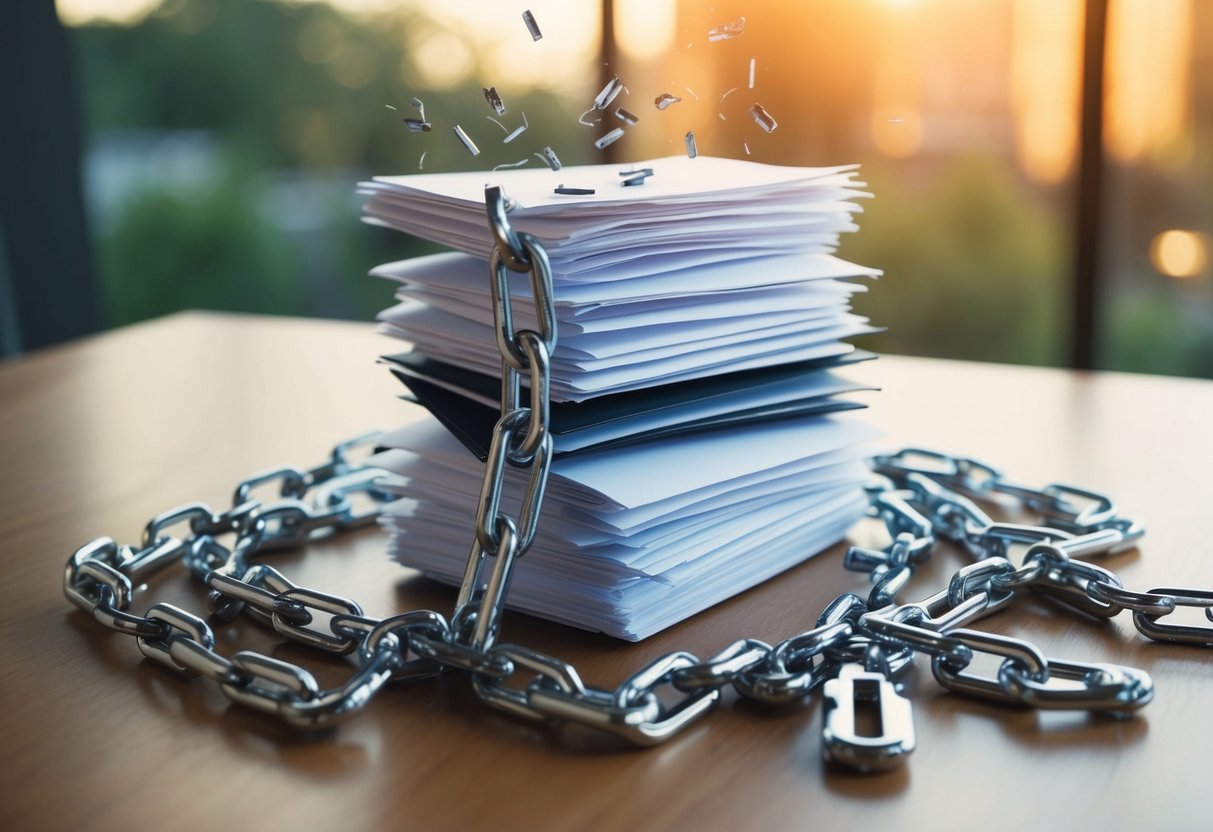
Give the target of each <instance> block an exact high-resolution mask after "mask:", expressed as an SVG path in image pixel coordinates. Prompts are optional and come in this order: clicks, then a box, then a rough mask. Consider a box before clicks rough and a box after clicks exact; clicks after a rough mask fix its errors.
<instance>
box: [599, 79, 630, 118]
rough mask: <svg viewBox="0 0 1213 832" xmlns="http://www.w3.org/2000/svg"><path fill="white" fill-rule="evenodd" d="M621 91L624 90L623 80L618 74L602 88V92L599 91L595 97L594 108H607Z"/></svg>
mask: <svg viewBox="0 0 1213 832" xmlns="http://www.w3.org/2000/svg"><path fill="white" fill-rule="evenodd" d="M621 92H623V82H622V81H620V80H619V76H618V75H616V76H615V77H614V78H612V79H611V80H610V81H607V83H606V86H605V87H603V88H602V92H600V93H598V95H597V97H595V98H594V109H595V110H605V109H606V108H607V107H608V106H610V104H611V102H612V101H614V100H615V98H616V97H617V96H618V95H619V93H621Z"/></svg>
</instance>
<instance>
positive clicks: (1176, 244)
mask: <svg viewBox="0 0 1213 832" xmlns="http://www.w3.org/2000/svg"><path fill="white" fill-rule="evenodd" d="M1150 262H1151V263H1152V264H1153V265H1154V268H1155V269H1157V270H1158V272H1159V273H1160V274H1165V275H1166V276H1167V277H1196V275H1198V274H1200V273H1201V272H1202V271H1204V269H1205V265H1206V264H1207V263H1208V262H1209V254H1208V244H1207V239H1206V238H1205V236H1204V235H1203V234H1199V233H1197V232H1195V231H1180V230H1178V229H1171V230H1170V231H1164V232H1162V233H1161V234H1159V235H1158V236H1156V237H1155V238H1154V240H1153V241H1152V242H1151V243H1150Z"/></svg>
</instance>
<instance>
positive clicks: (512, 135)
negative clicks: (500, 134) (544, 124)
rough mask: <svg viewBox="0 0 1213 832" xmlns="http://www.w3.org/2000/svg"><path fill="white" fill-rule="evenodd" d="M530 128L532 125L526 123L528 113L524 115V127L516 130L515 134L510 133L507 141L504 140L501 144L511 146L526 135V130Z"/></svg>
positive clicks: (506, 138)
mask: <svg viewBox="0 0 1213 832" xmlns="http://www.w3.org/2000/svg"><path fill="white" fill-rule="evenodd" d="M530 126H531V125H529V124H527V121H526V113H523V114H522V126H521V127H519V128H516V129H515V130H514V132H513V133H510V134H509V135H508V136H506V137H505V139H503V140H502V142H501V143H502V144H509V143H510V142H512V141H514V139H516V138H518V137H519V136H521V135H522V134H523V133H525V132H526V129H527V128H528V127H530Z"/></svg>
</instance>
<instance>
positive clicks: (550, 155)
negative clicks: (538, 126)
mask: <svg viewBox="0 0 1213 832" xmlns="http://www.w3.org/2000/svg"><path fill="white" fill-rule="evenodd" d="M535 155H536V156H538V157H539V158H540V159H542V160H543V163H544V164H545V165H547V166H548V167H549V168H551V169H552V170H560V159H558V158H557V157H556V151H554V150H552V148H550V147H545V148H544V149H543V152H542V153H536V154H535Z"/></svg>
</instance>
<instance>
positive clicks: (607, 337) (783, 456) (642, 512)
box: [364, 157, 877, 640]
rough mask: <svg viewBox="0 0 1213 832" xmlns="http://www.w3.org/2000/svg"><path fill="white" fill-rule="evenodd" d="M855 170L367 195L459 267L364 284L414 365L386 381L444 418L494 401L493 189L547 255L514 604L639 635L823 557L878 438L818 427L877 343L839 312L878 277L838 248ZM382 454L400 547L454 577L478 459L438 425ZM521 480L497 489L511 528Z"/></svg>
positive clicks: (385, 186)
mask: <svg viewBox="0 0 1213 832" xmlns="http://www.w3.org/2000/svg"><path fill="white" fill-rule="evenodd" d="M642 167H643V168H652V170H653V175H652V176H651V177H649V178H648V179H647V180H646V182H645V184H644V185H643V186H642V187H626V188H624V187H621V185H620V176H619V173H620V171H621V170H630V169H637V168H642ZM854 176H855V171H854V168H850V167H846V168H826V169H820V168H779V167H772V166H765V165H757V164H753V163H747V162H738V161H730V160H721V159H711V158H704V157H700V158H698V159H694V160H691V159H686V158H682V157H680V158H671V159H661V160H655V161H652V162H644V163H640V164H638V165H636V166H634V168H621V167H620V166H593V167H584V168H565V169H563V170H561V171H560V172H558V173H553V172H551V171H547V170H530V171H527V170H507V171H500V172H496V173H492V174H485V173H472V174H445V175H419V176H410V177H392V178H384V179H378V180H376V181H375V182H374V183H366V184H365V185H364V190H365V191H366V192H367V193H368V194H370V196H371V199H370V200H369V202H368V204H367V207H366V216H367V218H368V221H371V222H376V223H381V224H386V225H389V226H391V227H393V228H397V229H399V230H402V231H406V232H408V233H412V234H417V235H420V236H424V237H426V238H428V239H431V240H435V241H437V242H440V243H444V244H446V245H449V246H451V247H453V248H456V249H459V250H460V251H461V252H463V253H451V254H445V255H436V256H433V257H428V258H418V259H415V260H411V261H404V262H401V263H393V264H387V265H385V266H382V267H380V268H378V269H376V270H375V273H376V274H378V275H380V276H382V277H385V278H389V279H392V280H395V281H397V282H398V283H399V284H400V285H399V288H398V290H397V299H398V301H399V303H398V304H397V305H396V306H394V307H392V308H390V309H388V310H386V311H385V312H384V313H383V314H382V315H381V316H380V317H381V320H382V321H383V324H384V330H385V331H386V332H387V333H388V334H391V335H394V336H398V337H400V338H401V339H403V340H405V341H407V342H409V343H410V344H412V345H413V350H414V353H415V355H414V356H412V358H422V359H425V360H426V361H429V362H430V363H429V364H428V365H424V362H423V363H422V364H418V363H417V362H412V363H411V364H410V362H409V361H407V360H405V362H404V363H405V364H410V366H409V367H406V368H405V369H404V370H403V371H400V367H394V368H393V369H394V371H399V372H398V374H399V375H401V378H402V379H405V380H406V383H409V380H410V379H413V380H414V381H417V380H419V381H418V383H419V384H420V383H426V384H430V385H432V389H439V390H441V391H447V392H452V393H454V394H455V395H456V398H455V401H456V402H457V404H456V405H455V406H454V407H453V408H452V406H451V405H450V404H449V403H448V404H447V405H445V406H443V407H444V408H445V409H446V410H447V411H448V412H446V413H442V414H441V415H443V417H444V418H443V424H447V425H452V424H454V423H455V422H458V421H459V420H460V418H462V416H463V415H465V414H463V413H462V412H461V413H451V412H449V411H450V410H452V409H453V410H456V411H464V410H466V411H468V412H469V413H470V412H471V411H473V410H482V411H484V414H486V415H487V416H489V417H491V415H492V410H491V408H496V406H497V403H496V402H495V401H494V400H493V393H492V391H493V389H494V386H493V385H494V384H495V382H494V381H493V379H495V378H496V377H497V375H498V374H499V372H500V356H499V355H498V353H497V347H496V341H495V336H494V329H493V318H492V310H491V303H490V294H489V282H488V281H489V276H488V264H487V260H486V258H487V256H488V254H489V253H490V250H491V238H490V236H489V231H488V224H487V220H486V216H485V211H484V196H483V189H484V186H485V184H486V180H487V181H488V182H489V183H491V184H497V185H501V186H502V187H503V189H504V191H505V193H506V194H507V195H508V197H509V198H510V199H511V200H512V201H513V202H514V206H513V208H512V209H511V211H510V213H509V220H510V223H511V225H512V226H513V227H514V228H515V229H517V230H520V231H527V232H530V233H532V234H534V235H536V236H537V237H538V238H539V239H540V240H541V241H542V242H543V244H544V246H545V248H546V249H547V250H548V251H549V254H550V256H551V261H552V271H553V286H554V293H555V300H556V309H557V319H558V322H559V323H558V341H557V347H556V350H555V352H554V353H553V356H552V398H553V401H554V402H556V405H555V408H557V409H556V410H554V416H553V421H554V422H555V423H556V424H555V430H556V434H555V438H556V450H557V457H556V459H555V461H554V462H553V465H552V470H551V476H550V479H549V483H548V489H547V497H546V500H545V502H544V507H543V512H542V515H541V517H540V521H539V529H540V530H539V533H538V534H537V536H536V538H535V542H534V544H533V545H532V547H531V549H530V550H529V551H528V552H527V554H526V555H525V556H524V557H523V558H522V559H521V560H520V561H519V563H518V564H517V566H516V568H515V571H514V577H513V580H512V584H511V587H510V590H509V594H508V599H507V604H508V606H510V607H512V608H515V609H519V610H523V611H526V612H530V613H533V614H535V615H538V616H541V617H544V618H548V619H551V620H554V621H559V622H563V623H567V624H571V625H574V626H577V627H582V628H586V629H590V630H598V631H602V632H605V633H608V634H610V635H613V636H617V637H620V638H625V639H629V640H637V639H641V638H644V637H646V636H648V635H651V634H652V633H655V632H657V631H659V630H661V629H663V628H665V627H668V626H670V625H671V624H674V623H676V622H678V621H680V620H682V619H684V618H686V617H687V616H690V615H692V614H694V613H696V612H699V611H700V610H703V609H705V608H707V607H709V606H711V605H712V604H715V603H718V602H719V601H721V600H723V599H725V598H727V597H729V596H731V595H734V594H736V593H737V592H740V591H742V590H744V589H747V588H749V587H751V586H753V585H755V584H757V583H759V582H761V581H764V580H766V579H768V578H770V577H772V576H773V575H776V574H778V573H779V572H781V571H783V570H785V569H787V568H789V567H791V566H793V565H795V564H797V563H799V562H801V561H803V560H804V559H806V558H808V557H809V556H811V555H813V554H815V553H817V552H819V551H821V550H822V549H824V548H827V547H829V546H830V545H832V544H834V543H836V542H837V541H838V540H839V539H841V537H842V536H843V535H844V534H845V532H846V530H847V529H848V528H849V527H850V526H851V525H852V524H853V523H854V522H855V521H856V520H857V519H858V518H859V517H860V516H861V515H862V513H863V512H864V509H865V505H866V499H865V496H864V493H863V488H862V486H863V483H864V481H865V479H866V477H867V468H866V466H865V465H864V464H863V462H862V459H863V457H864V456H865V455H866V450H865V449H864V448H863V447H862V443H863V442H865V441H866V440H868V439H870V438H872V437H873V435H874V432H873V431H872V430H871V429H870V428H869V427H867V426H866V425H865V424H863V423H862V422H860V421H859V420H857V419H854V418H852V417H850V416H845V415H837V414H835V415H814V414H817V413H820V412H826V411H830V410H836V409H839V408H843V407H847V406H855V405H854V404H850V405H848V404H847V403H846V402H845V401H843V400H839V399H837V396H838V395H839V394H842V393H847V392H851V391H854V390H856V389H859V388H858V387H857V386H856V385H853V384H850V383H848V382H846V380H845V379H844V378H842V377H841V376H839V375H837V374H835V373H834V372H833V371H832V370H833V368H834V367H835V366H836V365H837V364H839V363H842V362H843V361H845V360H846V357H847V356H848V355H849V354H851V353H852V352H853V347H851V345H850V344H848V343H846V342H845V340H843V339H846V338H849V337H852V336H854V335H857V334H861V333H863V332H869V331H872V330H871V328H870V327H869V326H868V325H867V321H866V320H865V319H863V318H861V317H858V316H855V315H852V314H851V313H850V311H849V310H850V306H849V301H850V296H851V294H852V293H853V292H855V291H862V290H863V286H862V284H856V283H853V282H849V281H850V280H852V279H855V278H864V277H873V276H875V275H876V274H877V272H876V271H875V270H872V269H866V268H863V267H860V266H856V265H854V264H851V263H847V262H845V261H843V260H841V259H838V258H837V257H835V256H834V255H833V254H832V252H833V251H834V249H835V247H836V246H837V242H838V235H839V233H840V232H842V231H849V230H854V228H855V226H854V224H853V222H852V214H853V213H855V212H857V211H858V210H859V209H858V207H857V206H856V204H855V202H854V199H855V198H856V197H859V196H864V194H862V193H861V192H860V191H859V190H858V189H859V188H861V187H862V183H859V182H856V181H855V179H854ZM558 184H567V185H570V186H575V187H579V188H593V189H594V190H595V193H594V194H593V195H588V196H577V197H568V196H563V195H555V194H553V193H552V189H553V188H554V187H555V186H556V185H558ZM511 294H512V295H513V297H514V298H515V301H514V308H515V310H516V315H517V318H518V320H517V324H516V325H517V326H518V327H519V328H525V327H528V326H533V325H534V320H533V316H532V315H529V314H527V311H528V310H529V307H530V291H529V286H528V285H527V279H526V276H525V275H519V276H518V277H517V279H516V281H515V282H514V283H512V289H511ZM405 358H406V359H408V358H409V357H405ZM784 367H790V368H793V369H795V368H800V367H804V368H806V369H805V371H804V372H799V371H797V374H796V375H794V376H792V375H788V374H787V373H783V372H782V368H784ZM419 368H420V369H419ZM443 368H446V369H445V370H444V369H443ZM468 371H471V372H470V373H469V372H468ZM781 373H782V374H781ZM461 374H462V375H461ZM481 381H483V382H485V383H484V384H481V383H480V382H481ZM410 387H411V388H412V389H414V392H415V393H417V392H418V390H419V389H422V388H419V387H414V386H413V384H412V383H410ZM419 398H420V396H419ZM524 399H525V397H524ZM423 401H426V404H427V406H430V407H431V409H433V410H436V411H437V410H439V409H440V408H439V407H438V406H436V405H435V404H434V403H433V401H427V400H425V399H423ZM561 403H568V404H561ZM560 407H564V408H566V409H565V410H564V411H560V410H559V408H560ZM561 414H565V415H563V416H562V415H561ZM604 414H605V415H604ZM561 418H564V419H565V421H566V422H567V424H566V425H565V426H564V428H562V427H561V424H560V419H561ZM461 438H463V439H464V440H465V441H467V439H468V437H467V435H464V434H461ZM486 438H487V437H486ZM603 443H608V444H603ZM385 445H386V446H388V447H390V448H392V450H389V451H385V452H383V453H382V454H380V455H378V456H377V458H376V462H377V464H379V465H381V466H383V467H385V468H387V469H389V470H391V471H393V472H395V473H398V474H400V475H401V476H402V477H403V481H404V482H405V483H406V484H405V485H403V486H401V488H400V499H399V500H398V501H396V502H394V503H392V504H390V505H389V506H388V507H387V509H386V510H385V512H384V514H383V517H382V522H383V524H384V525H385V526H386V527H387V528H388V529H389V530H390V531H391V533H392V543H391V548H392V553H393V555H394V556H395V557H396V558H397V559H398V560H400V562H401V563H403V564H405V565H407V566H410V567H414V568H416V569H418V570H420V571H421V572H423V573H425V574H426V575H428V576H430V577H432V578H435V579H437V580H439V581H443V582H446V583H451V584H456V585H457V584H458V583H459V581H460V580H461V579H462V575H463V570H464V566H465V563H466V558H467V553H468V550H469V548H470V544H471V540H472V535H473V534H474V531H473V529H474V515H475V510H476V501H477V495H478V493H479V489H480V482H481V478H482V475H483V468H484V466H483V463H482V462H481V461H480V460H479V459H478V458H477V457H476V456H475V455H474V454H473V453H471V452H469V450H468V449H467V448H465V447H464V444H463V443H461V442H460V441H459V440H458V439H456V438H455V437H454V436H453V435H452V434H451V433H450V432H448V430H447V429H446V428H445V427H443V425H442V424H439V422H438V421H437V420H434V419H424V420H421V421H420V422H418V423H415V424H412V425H410V426H409V427H407V428H404V429H401V430H399V431H396V432H395V433H393V434H392V435H391V436H390V437H389V438H388V439H387V440H386V441H385ZM526 473H527V472H524V471H510V472H509V476H507V481H506V482H507V487H506V494H507V496H506V500H505V503H504V509H505V510H506V511H507V512H511V513H512V512H513V511H515V509H516V499H517V497H516V495H518V494H520V493H521V491H522V488H523V486H524V484H525V478H526Z"/></svg>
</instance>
